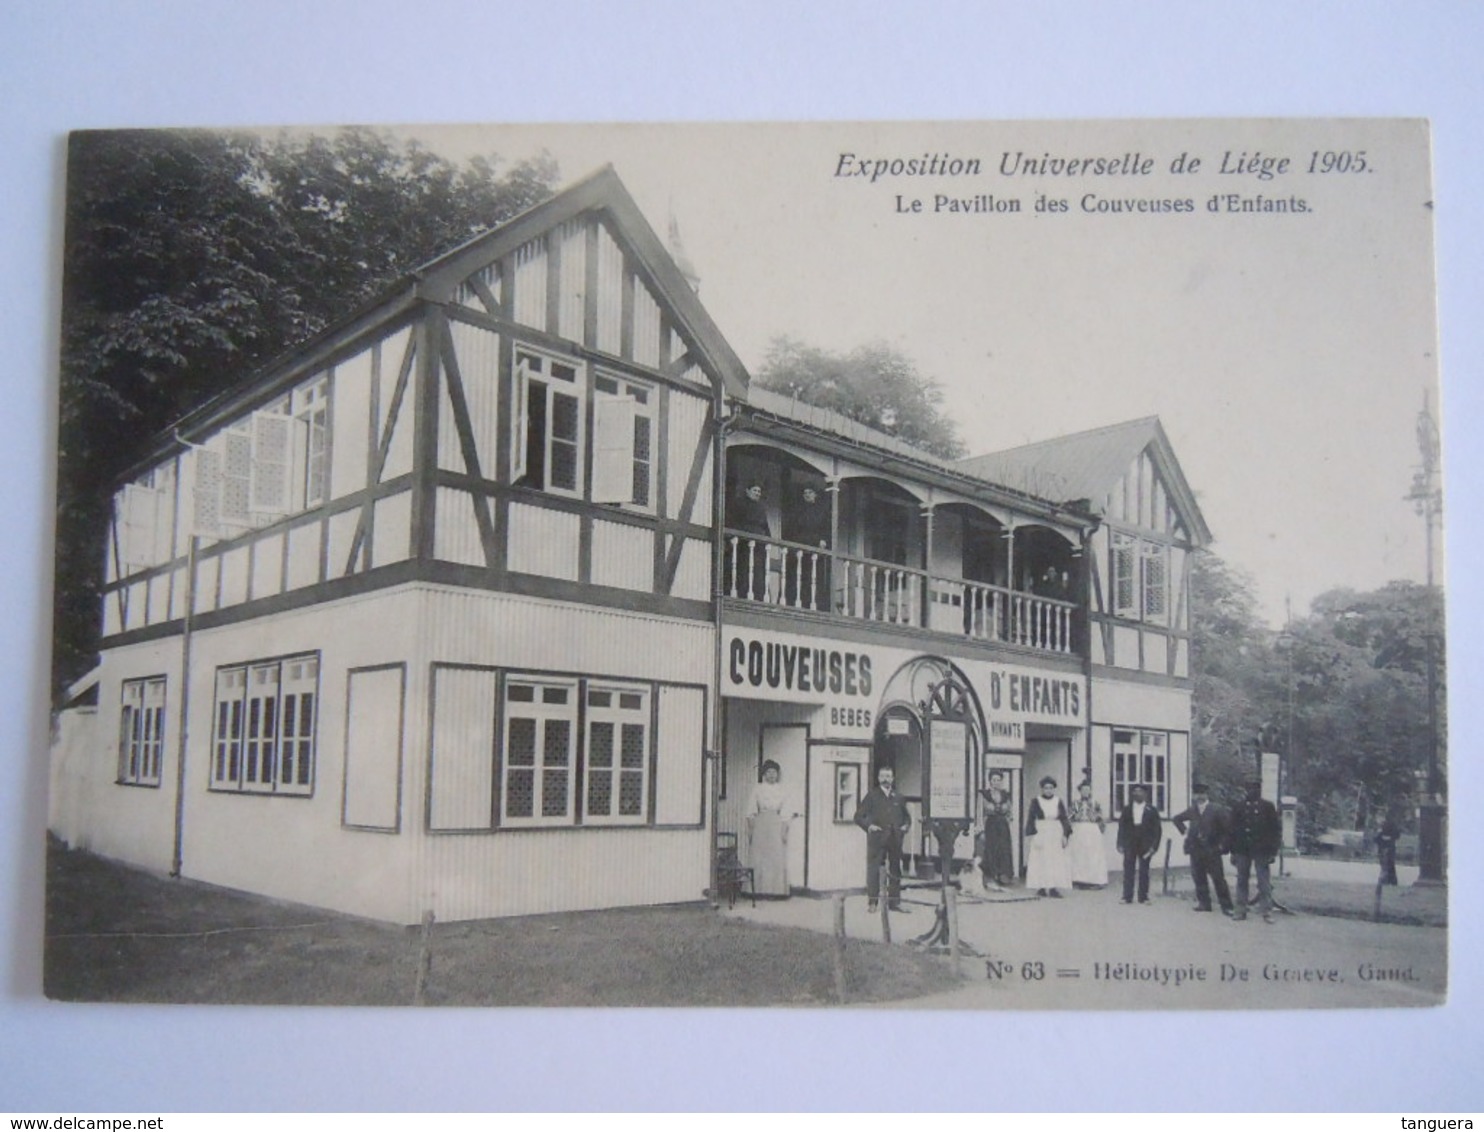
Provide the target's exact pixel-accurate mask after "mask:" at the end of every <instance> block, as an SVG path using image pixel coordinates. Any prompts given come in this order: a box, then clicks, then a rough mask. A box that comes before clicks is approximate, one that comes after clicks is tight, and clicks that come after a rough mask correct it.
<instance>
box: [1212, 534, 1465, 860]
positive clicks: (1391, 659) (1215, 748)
mask: <svg viewBox="0 0 1484 1132" xmlns="http://www.w3.org/2000/svg"><path fill="white" fill-rule="evenodd" d="M1191 596H1192V604H1191V649H1192V667H1193V670H1194V674H1195V704H1194V711H1195V734H1194V750H1195V760H1196V774H1197V775H1198V776H1199V777H1201V778H1202V779H1205V780H1206V781H1208V782H1210V783H1211V784H1212V785H1213V787H1215V788H1216V789H1217V790H1218V792H1219V793H1222V794H1223V795H1225V796H1226V797H1228V798H1234V797H1240V792H1239V788H1240V785H1241V782H1242V780H1243V779H1244V778H1250V777H1252V775H1253V773H1254V772H1255V770H1256V760H1255V757H1254V754H1253V751H1254V748H1255V746H1256V744H1257V739H1258V736H1259V735H1264V736H1266V741H1265V742H1264V744H1263V745H1264V746H1266V747H1268V749H1277V750H1280V751H1282V753H1283V754H1284V757H1285V762H1286V764H1287V771H1288V776H1289V777H1288V787H1287V788H1288V789H1289V790H1290V791H1291V792H1292V793H1294V794H1296V795H1297V796H1298V798H1299V800H1300V806H1301V810H1300V813H1301V819H1302V821H1303V824H1305V825H1306V826H1307V827H1308V828H1307V829H1306V832H1310V833H1312V832H1317V830H1318V828H1322V827H1323V826H1325V825H1331V824H1336V823H1341V824H1346V825H1359V826H1364V825H1365V824H1366V823H1367V822H1368V821H1369V822H1370V824H1375V823H1376V822H1377V821H1379V819H1380V817H1381V816H1383V815H1384V814H1385V812H1386V811H1388V810H1397V811H1402V810H1405V809H1406V808H1407V807H1406V801H1407V799H1408V798H1409V796H1410V795H1411V794H1412V793H1413V791H1414V789H1415V785H1416V782H1415V777H1414V772H1415V771H1417V770H1420V769H1423V768H1425V767H1426V765H1427V761H1428V742H1429V736H1430V731H1429V727H1428V691H1427V665H1428V649H1429V643H1430V638H1431V644H1432V647H1434V648H1435V649H1436V665H1437V671H1436V679H1437V687H1438V689H1439V691H1438V715H1439V727H1440V730H1441V727H1442V718H1443V716H1444V710H1443V688H1444V687H1445V684H1446V673H1445V671H1444V665H1443V660H1442V656H1443V637H1442V632H1443V629H1442V626H1443V621H1442V606H1441V599H1440V597H1439V595H1438V594H1437V593H1436V592H1433V591H1430V590H1429V589H1428V588H1427V587H1426V586H1422V585H1418V584H1417V583H1414V582H1391V583H1389V584H1387V585H1386V586H1383V587H1382V588H1381V589H1379V590H1374V591H1371V592H1368V593H1357V592H1356V591H1354V590H1348V589H1335V590H1331V591H1329V592H1327V593H1325V594H1322V595H1321V596H1320V597H1318V598H1316V599H1315V601H1314V602H1313V605H1312V607H1311V610H1310V612H1309V614H1308V615H1307V616H1305V617H1302V618H1299V619H1297V620H1295V621H1294V622H1293V624H1292V625H1290V626H1289V627H1288V628H1287V629H1286V630H1285V631H1284V632H1282V633H1281V634H1279V633H1273V632H1272V631H1271V630H1269V629H1267V628H1266V627H1265V626H1264V625H1262V624H1261V622H1260V621H1259V619H1258V617H1257V614H1256V601H1255V599H1254V596H1253V591H1252V586H1251V583H1250V581H1249V580H1248V579H1246V578H1245V577H1244V576H1243V575H1242V574H1240V573H1239V572H1238V571H1235V570H1233V569H1232V568H1231V567H1230V566H1228V565H1227V564H1226V563H1224V562H1223V561H1222V560H1221V559H1220V558H1217V557H1216V556H1215V555H1211V554H1205V555H1202V556H1200V557H1199V558H1198V559H1197V561H1196V564H1195V568H1194V571H1193V580H1192V595H1191ZM1439 743H1440V751H1441V747H1442V745H1443V744H1444V737H1443V736H1442V735H1441V734H1440V735H1439Z"/></svg>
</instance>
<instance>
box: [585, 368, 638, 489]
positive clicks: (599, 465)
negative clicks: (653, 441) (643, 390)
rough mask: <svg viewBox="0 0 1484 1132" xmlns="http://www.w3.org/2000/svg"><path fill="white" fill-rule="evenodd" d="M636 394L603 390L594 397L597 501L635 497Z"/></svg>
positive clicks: (594, 474)
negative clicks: (629, 394) (629, 395)
mask: <svg viewBox="0 0 1484 1132" xmlns="http://www.w3.org/2000/svg"><path fill="white" fill-rule="evenodd" d="M636 405H637V403H636V402H635V400H634V398H632V397H614V396H611V395H608V394H603V393H600V394H598V395H597V396H596V398H595V399H594V401H593V502H594V503H630V502H633V500H634V415H635V410H636Z"/></svg>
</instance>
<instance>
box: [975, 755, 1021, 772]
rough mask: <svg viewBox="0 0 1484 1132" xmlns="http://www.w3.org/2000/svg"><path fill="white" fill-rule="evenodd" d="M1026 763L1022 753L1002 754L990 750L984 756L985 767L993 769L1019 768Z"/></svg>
mask: <svg viewBox="0 0 1484 1132" xmlns="http://www.w3.org/2000/svg"><path fill="white" fill-rule="evenodd" d="M1024 764H1025V759H1024V758H1023V757H1022V756H1020V755H1000V754H996V753H995V752H993V751H989V752H987V753H986V754H985V756H984V769H985V771H986V772H988V771H991V770H1019V769H1020V768H1021V767H1022V766H1023V765H1024Z"/></svg>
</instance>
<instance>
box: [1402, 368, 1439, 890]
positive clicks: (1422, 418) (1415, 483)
mask: <svg viewBox="0 0 1484 1132" xmlns="http://www.w3.org/2000/svg"><path fill="white" fill-rule="evenodd" d="M1417 447H1418V451H1419V452H1420V454H1421V456H1422V464H1421V467H1420V468H1419V470H1418V472H1417V474H1416V475H1415V476H1413V477H1412V490H1411V492H1409V493H1408V495H1407V498H1408V499H1409V500H1411V501H1412V504H1413V506H1414V507H1415V508H1416V510H1417V514H1418V515H1420V516H1421V517H1422V522H1423V527H1424V530H1425V532H1426V536H1427V538H1426V555H1427V610H1426V616H1427V632H1426V639H1427V760H1426V772H1427V774H1426V789H1425V793H1424V796H1423V797H1422V798H1419V799H1418V807H1417V810H1418V814H1417V816H1418V830H1417V833H1418V839H1417V840H1418V846H1417V856H1418V861H1417V864H1418V866H1419V869H1418V877H1417V883H1418V884H1445V883H1447V881H1446V877H1445V872H1446V870H1445V868H1444V864H1443V856H1444V841H1445V836H1446V835H1445V832H1444V828H1445V826H1444V823H1445V820H1446V817H1445V815H1446V805H1445V804H1444V803H1443V801H1442V797H1441V795H1442V785H1443V784H1442V778H1441V775H1440V773H1439V769H1440V768H1439V760H1438V745H1439V739H1440V735H1439V727H1438V637H1439V634H1440V627H1439V625H1438V624H1437V607H1438V606H1439V604H1440V603H1439V601H1438V592H1437V575H1436V568H1435V559H1434V553H1435V552H1434V543H1433V539H1434V529H1435V528H1436V527H1437V526H1438V525H1439V523H1440V522H1441V520H1442V513H1443V493H1442V487H1441V485H1440V484H1439V482H1438V474H1439V471H1440V468H1439V457H1440V455H1441V451H1440V444H1439V440H1438V426H1437V422H1436V421H1435V420H1434V419H1433V415H1432V407H1431V403H1430V399H1429V397H1428V395H1427V393H1426V392H1425V391H1424V393H1423V396H1422V412H1421V413H1419V414H1418V415H1417Z"/></svg>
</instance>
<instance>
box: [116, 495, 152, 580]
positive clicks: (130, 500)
mask: <svg viewBox="0 0 1484 1132" xmlns="http://www.w3.org/2000/svg"><path fill="white" fill-rule="evenodd" d="M159 498H160V493H159V492H158V491H156V490H155V489H154V488H152V487H145V486H143V485H142V484H137V483H126V484H125V485H124V491H123V495H122V497H121V506H120V512H121V514H120V515H119V526H120V531H119V542H120V547H119V558H120V559H121V560H122V561H123V564H124V570H125V571H133V570H138V569H143V568H145V567H148V566H153V565H154V564H155V525H156V520H157V512H158V508H159Z"/></svg>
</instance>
